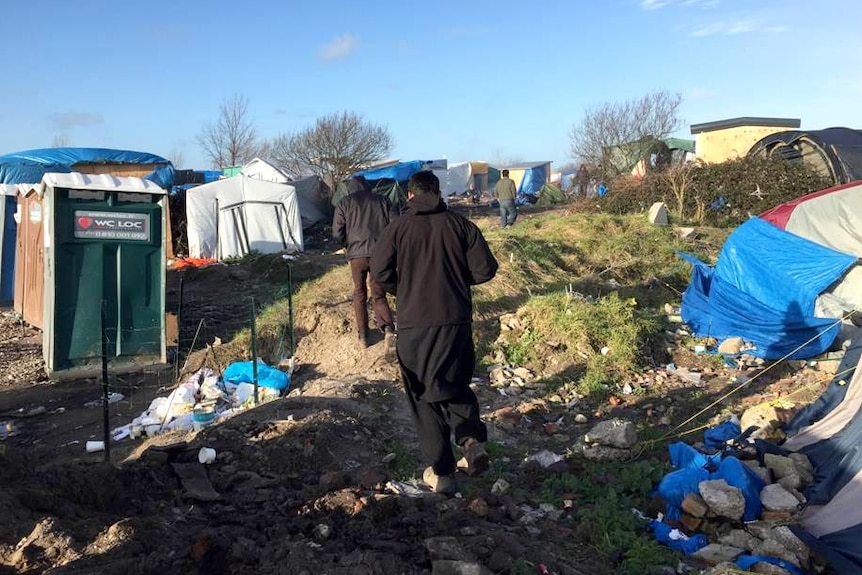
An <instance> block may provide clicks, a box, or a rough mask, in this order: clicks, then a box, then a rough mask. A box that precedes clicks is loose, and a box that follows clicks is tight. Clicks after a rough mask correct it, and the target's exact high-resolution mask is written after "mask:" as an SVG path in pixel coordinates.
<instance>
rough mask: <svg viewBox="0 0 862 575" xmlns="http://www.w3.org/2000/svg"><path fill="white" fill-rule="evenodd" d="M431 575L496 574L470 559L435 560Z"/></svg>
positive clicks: (432, 564)
mask: <svg viewBox="0 0 862 575" xmlns="http://www.w3.org/2000/svg"><path fill="white" fill-rule="evenodd" d="M431 575H494V572H493V571H491V570H490V569H488V568H486V567H484V566H483V565H481V564H479V563H473V562H470V561H434V562H433V563H431Z"/></svg>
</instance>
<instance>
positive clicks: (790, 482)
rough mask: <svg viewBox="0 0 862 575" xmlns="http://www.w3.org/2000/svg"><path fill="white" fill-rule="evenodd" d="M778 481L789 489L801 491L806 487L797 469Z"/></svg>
mask: <svg viewBox="0 0 862 575" xmlns="http://www.w3.org/2000/svg"><path fill="white" fill-rule="evenodd" d="M777 483H778V484H779V485H780V486H782V487H783V488H785V489H786V490H788V491H799V490H800V489H802V488H803V487H805V483H804V482H803V480H802V477H800V476H799V474H798V473H797V472H796V471H795V470H794V471H793V472H792V473H790V474H789V475H785V476H784V477H782V478H781V479H779V480H778V481H777Z"/></svg>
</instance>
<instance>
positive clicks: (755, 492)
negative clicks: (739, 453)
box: [710, 457, 765, 521]
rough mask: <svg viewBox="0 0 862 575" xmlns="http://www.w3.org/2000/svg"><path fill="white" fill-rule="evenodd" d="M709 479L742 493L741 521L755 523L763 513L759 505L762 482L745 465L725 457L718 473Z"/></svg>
mask: <svg viewBox="0 0 862 575" xmlns="http://www.w3.org/2000/svg"><path fill="white" fill-rule="evenodd" d="M713 475H714V476H713V477H711V478H710V479H724V480H725V482H727V484H728V485H731V486H733V487H736V488H738V489H739V490H740V491H742V496H743V497H744V498H745V512H744V513H743V515H742V520H743V521H756V520H757V519H759V518H760V514H761V513H762V512H763V505H762V504H761V503H760V491H761V490H762V489H763V488H764V487H765V484H764V483H763V480H762V479H761V478H760V477H758V475H757V474H756V473H755V472H754V471H753V470H752V469H751V468H750V467H748V466H747V465H745V464H744V463H742V462H741V461H740V460H738V459H737V458H735V457H725V458H724V460H723V461H722V462H721V465H720V466H719V468H718V472H717V473H714V474H713Z"/></svg>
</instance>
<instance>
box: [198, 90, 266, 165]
mask: <svg viewBox="0 0 862 575" xmlns="http://www.w3.org/2000/svg"><path fill="white" fill-rule="evenodd" d="M197 141H198V145H199V146H200V147H201V150H203V152H204V154H205V155H206V156H207V158H209V159H210V161H211V162H212V164H213V166H215V167H217V168H226V167H229V166H238V165H241V164H244V163H246V162H248V161H249V160H252V159H253V158H254V157H255V156H256V155H258V151H259V143H258V139H257V129H256V128H255V126H254V124H253V123H252V121H251V118H250V117H249V111H248V98H246V97H245V96H243V95H240V94H235V95H234V96H233V97H232V98H231V99H229V100H225V101H224V102H222V104H221V106H220V108H219V116H218V118H217V119H216V121H215V122H214V123H209V124H207V125H206V126H204V128H203V129H202V130H201V132H200V134H198V136H197Z"/></svg>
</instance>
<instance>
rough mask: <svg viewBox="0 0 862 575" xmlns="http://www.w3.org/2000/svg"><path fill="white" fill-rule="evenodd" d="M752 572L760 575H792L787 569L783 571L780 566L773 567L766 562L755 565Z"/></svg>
mask: <svg viewBox="0 0 862 575" xmlns="http://www.w3.org/2000/svg"><path fill="white" fill-rule="evenodd" d="M751 572H752V573H760V574H761V575H791V573H790V571H788V570H787V569H782V568H781V567H779V566H778V565H773V564H772V563H766V562H764V561H761V562H760V563H755V564H754V565H753V566H752V567H751Z"/></svg>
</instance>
